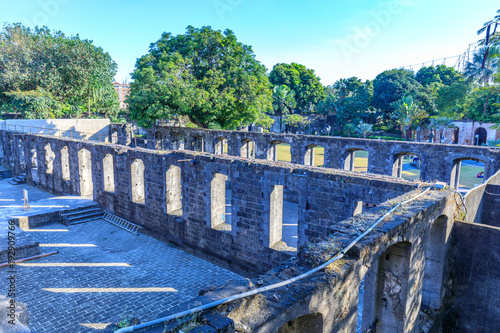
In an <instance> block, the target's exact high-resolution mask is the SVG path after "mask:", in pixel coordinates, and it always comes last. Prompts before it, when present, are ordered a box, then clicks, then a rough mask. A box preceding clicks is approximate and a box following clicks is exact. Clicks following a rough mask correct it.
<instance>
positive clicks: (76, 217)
mask: <svg viewBox="0 0 500 333" xmlns="http://www.w3.org/2000/svg"><path fill="white" fill-rule="evenodd" d="M103 215H104V212H103V211H102V209H101V206H99V204H97V203H96V204H94V205H91V206H85V207H79V208H75V209H70V210H67V211H65V212H64V213H61V214H60V216H61V220H62V221H63V223H64V224H66V225H73V224H79V223H85V222H89V221H93V220H97V219H100V218H102V216H103Z"/></svg>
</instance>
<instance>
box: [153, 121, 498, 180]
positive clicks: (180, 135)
mask: <svg viewBox="0 0 500 333" xmlns="http://www.w3.org/2000/svg"><path fill="white" fill-rule="evenodd" d="M148 138H150V139H154V140H155V141H150V142H149V141H148V143H147V144H148V148H151V149H167V150H178V149H185V150H192V151H203V152H208V153H212V154H214V153H215V154H222V153H223V152H222V151H221V148H220V147H221V142H226V143H227V154H228V155H231V156H241V157H247V158H255V159H262V160H271V161H276V159H277V155H276V144H278V143H286V144H289V145H290V154H291V162H292V163H294V164H301V165H311V161H313V160H314V149H313V148H314V147H318V146H321V147H323V148H324V154H325V155H324V166H325V167H327V168H336V169H347V170H353V166H354V163H352V161H353V158H354V153H355V152H356V151H357V150H365V151H367V152H368V172H369V173H375V174H381V175H388V176H395V177H400V176H401V158H402V156H404V155H417V156H419V157H420V161H421V163H420V175H421V180H423V181H435V180H438V181H443V182H446V183H447V184H450V185H451V187H453V188H456V187H457V185H458V179H459V177H458V175H459V174H460V165H461V161H463V160H467V159H473V160H479V161H483V162H484V163H485V164H486V166H485V177H486V178H488V177H489V176H491V175H493V174H494V173H495V172H496V171H497V170H499V169H500V149H496V148H490V147H477V146H461V145H454V144H437V143H424V142H404V141H392V140H373V139H356V138H339V137H326V136H310V135H294V134H276V133H257V132H241V131H222V130H206V129H192V128H186V127H166V126H165V127H162V126H157V127H153V128H152V129H150V130H149V134H148ZM248 142H253V144H252V147H253V148H252V149H248V148H247V147H248Z"/></svg>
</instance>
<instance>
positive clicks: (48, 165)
mask: <svg viewBox="0 0 500 333" xmlns="http://www.w3.org/2000/svg"><path fill="white" fill-rule="evenodd" d="M44 149H45V173H46V174H52V173H53V172H54V160H55V159H56V154H54V152H53V151H52V148H51V147H50V143H47V144H46V145H45V148H44Z"/></svg>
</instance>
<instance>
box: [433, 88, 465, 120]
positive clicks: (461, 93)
mask: <svg viewBox="0 0 500 333" xmlns="http://www.w3.org/2000/svg"><path fill="white" fill-rule="evenodd" d="M470 89H471V85H470V84H469V83H467V82H466V81H464V80H460V81H457V82H454V83H452V84H451V85H449V86H445V85H443V86H441V87H440V88H439V90H438V92H437V96H436V107H437V109H438V110H439V114H440V115H441V116H443V117H448V118H453V119H461V118H462V117H463V116H464V113H465V104H466V102H467V96H468V95H469V92H470Z"/></svg>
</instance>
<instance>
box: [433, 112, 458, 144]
mask: <svg viewBox="0 0 500 333" xmlns="http://www.w3.org/2000/svg"><path fill="white" fill-rule="evenodd" d="M455 127H456V126H455V125H453V119H450V118H446V117H439V118H431V119H430V124H429V128H431V129H432V130H433V131H436V130H437V131H440V135H439V139H440V140H439V141H441V140H442V139H443V136H444V130H445V129H447V128H455ZM434 133H435V132H434ZM434 137H436V135H434Z"/></svg>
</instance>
